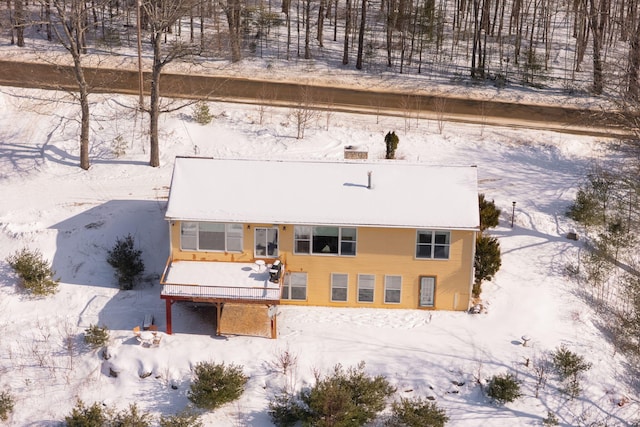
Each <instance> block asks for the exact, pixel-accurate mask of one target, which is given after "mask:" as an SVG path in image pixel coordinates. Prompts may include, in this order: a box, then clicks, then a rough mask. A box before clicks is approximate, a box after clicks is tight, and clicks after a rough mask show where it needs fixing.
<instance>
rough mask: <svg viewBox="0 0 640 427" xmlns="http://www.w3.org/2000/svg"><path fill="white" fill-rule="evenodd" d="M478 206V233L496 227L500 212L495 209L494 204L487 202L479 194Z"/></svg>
mask: <svg viewBox="0 0 640 427" xmlns="http://www.w3.org/2000/svg"><path fill="white" fill-rule="evenodd" d="M478 205H479V208H480V231H484V230H486V229H487V228H494V227H497V226H498V224H499V219H500V213H501V212H502V211H501V210H500V209H498V208H496V204H495V202H494V201H493V200H491V201H488V200H486V199H485V198H484V194H479V195H478Z"/></svg>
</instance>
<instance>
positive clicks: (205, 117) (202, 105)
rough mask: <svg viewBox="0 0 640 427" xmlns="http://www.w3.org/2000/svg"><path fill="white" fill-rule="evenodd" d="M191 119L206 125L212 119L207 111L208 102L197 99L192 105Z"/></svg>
mask: <svg viewBox="0 0 640 427" xmlns="http://www.w3.org/2000/svg"><path fill="white" fill-rule="evenodd" d="M193 120H195V121H196V122H197V123H199V124H201V125H203V126H204V125H208V124H209V123H211V120H213V116H212V115H211V112H210V111H209V104H207V103H206V102H205V101H198V102H196V103H195V104H194V106H193Z"/></svg>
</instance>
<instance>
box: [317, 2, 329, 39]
mask: <svg viewBox="0 0 640 427" xmlns="http://www.w3.org/2000/svg"><path fill="white" fill-rule="evenodd" d="M326 3H327V0H320V7H319V9H318V34H317V36H316V38H317V39H318V43H319V44H320V47H324V44H323V42H322V33H323V32H324V15H325V7H326V6H325V5H326Z"/></svg>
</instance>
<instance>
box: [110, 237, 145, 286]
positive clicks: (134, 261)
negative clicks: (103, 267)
mask: <svg viewBox="0 0 640 427" xmlns="http://www.w3.org/2000/svg"><path fill="white" fill-rule="evenodd" d="M134 246H135V243H134V240H133V236H131V234H128V235H127V237H125V238H123V239H120V238H118V239H117V240H116V244H115V246H114V247H113V249H111V250H110V251H109V253H108V257H107V262H108V263H109V265H110V266H111V267H113V268H115V270H116V277H117V278H118V286H119V287H120V289H124V290H126V289H132V288H133V285H134V284H135V282H136V280H137V279H138V277H139V276H140V274H142V272H143V271H144V263H143V262H142V259H141V255H142V251H140V250H138V249H135V247H134Z"/></svg>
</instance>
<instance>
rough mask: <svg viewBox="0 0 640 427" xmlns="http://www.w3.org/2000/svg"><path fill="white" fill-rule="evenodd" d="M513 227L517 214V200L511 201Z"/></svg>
mask: <svg viewBox="0 0 640 427" xmlns="http://www.w3.org/2000/svg"><path fill="white" fill-rule="evenodd" d="M511 206H512V207H511V228H513V218H514V217H515V216H516V202H511Z"/></svg>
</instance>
